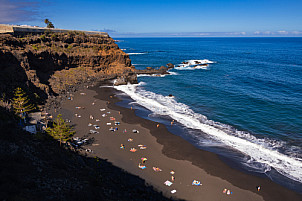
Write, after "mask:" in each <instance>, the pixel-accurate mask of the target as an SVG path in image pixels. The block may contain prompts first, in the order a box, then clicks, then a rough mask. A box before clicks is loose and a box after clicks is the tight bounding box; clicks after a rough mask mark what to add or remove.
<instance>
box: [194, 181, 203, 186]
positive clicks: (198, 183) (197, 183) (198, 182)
mask: <svg viewBox="0 0 302 201" xmlns="http://www.w3.org/2000/svg"><path fill="white" fill-rule="evenodd" d="M192 185H193V186H200V185H202V184H201V183H200V181H197V180H193V182H192Z"/></svg>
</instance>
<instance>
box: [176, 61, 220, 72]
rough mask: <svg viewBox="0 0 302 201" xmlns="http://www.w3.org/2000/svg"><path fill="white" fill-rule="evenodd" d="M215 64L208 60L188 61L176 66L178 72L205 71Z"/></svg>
mask: <svg viewBox="0 0 302 201" xmlns="http://www.w3.org/2000/svg"><path fill="white" fill-rule="evenodd" d="M213 63H215V62H214V61H210V60H208V59H203V60H198V59H197V60H186V61H184V62H182V63H181V64H178V65H177V66H175V69H176V70H195V69H204V70H207V69H208V67H209V64H213Z"/></svg>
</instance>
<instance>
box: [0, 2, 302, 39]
mask: <svg viewBox="0 0 302 201" xmlns="http://www.w3.org/2000/svg"><path fill="white" fill-rule="evenodd" d="M301 10H302V0H287V1H286V0H232V1H230V0H224V1H223V0H207V1H206V0H199V1H198V0H186V1H185V0H183V1H180V0H152V1H149V0H140V1H138V0H128V1H127V0H91V1H89V0H86V1H84V0H65V1H63V0H60V1H58V0H52V1H50V0H32V1H31V0H0V23H5V24H28V25H38V26H45V25H44V24H43V20H44V19H45V18H48V19H50V21H52V22H53V24H54V25H55V27H57V28H63V29H76V30H105V31H108V32H109V34H110V35H111V36H114V37H123V36H124V37H144V36H145V37H148V36H154V37H158V36H192V37H201V36H302V11H301Z"/></svg>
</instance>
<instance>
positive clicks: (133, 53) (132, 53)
mask: <svg viewBox="0 0 302 201" xmlns="http://www.w3.org/2000/svg"><path fill="white" fill-rule="evenodd" d="M127 54H129V55H136V54H147V53H144V52H131V53H127Z"/></svg>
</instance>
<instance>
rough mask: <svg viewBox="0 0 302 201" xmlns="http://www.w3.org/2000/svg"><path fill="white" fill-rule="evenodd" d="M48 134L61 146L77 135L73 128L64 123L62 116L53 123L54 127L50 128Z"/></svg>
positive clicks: (47, 130)
mask: <svg viewBox="0 0 302 201" xmlns="http://www.w3.org/2000/svg"><path fill="white" fill-rule="evenodd" d="M46 132H47V133H48V134H49V135H50V136H52V137H53V138H54V139H56V140H59V141H60V146H61V144H62V142H67V141H68V140H70V139H71V137H72V136H73V135H74V133H75V132H74V131H73V130H72V127H71V126H69V125H68V124H67V123H66V122H65V121H64V119H63V118H62V115H61V114H59V115H58V116H57V118H56V119H55V121H54V122H53V127H48V128H47V129H46Z"/></svg>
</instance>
